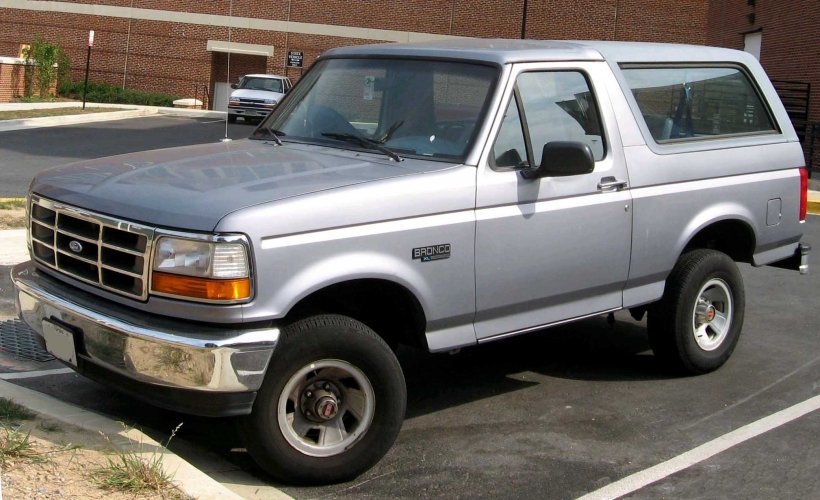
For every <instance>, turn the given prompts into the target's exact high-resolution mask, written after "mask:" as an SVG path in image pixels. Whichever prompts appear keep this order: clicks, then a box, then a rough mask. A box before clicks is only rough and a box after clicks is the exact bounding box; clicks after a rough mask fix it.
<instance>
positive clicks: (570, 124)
mask: <svg viewBox="0 0 820 500" xmlns="http://www.w3.org/2000/svg"><path fill="white" fill-rule="evenodd" d="M554 141H572V142H581V143H584V144H586V145H588V146H589V147H590V149H591V150H592V154H593V157H594V158H595V160H596V161H598V160H601V159H602V158H603V157H604V154H605V147H604V140H603V136H602V133H601V121H600V115H599V113H598V107H597V104H596V102H595V98H594V96H593V94H592V91H591V89H590V86H589V82H588V81H587V79H586V77H585V76H584V74H583V73H581V72H579V71H548V72H547V71H545V72H531V73H523V74H522V75H520V76H519V77H518V79H517V80H516V89H515V92H514V98H513V99H510V104H509V106H508V108H507V111H506V113H505V114H504V121H503V123H502V125H501V129H500V131H499V133H498V137H497V138H496V142H495V145H494V147H493V155H494V159H495V166H497V167H501V168H508V167H512V168H518V167H527V166H533V167H535V166H538V165H540V164H541V154H542V152H543V148H544V145H545V144H547V143H549V142H554Z"/></svg>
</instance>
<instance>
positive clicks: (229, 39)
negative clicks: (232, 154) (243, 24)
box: [214, 0, 233, 142]
mask: <svg viewBox="0 0 820 500" xmlns="http://www.w3.org/2000/svg"><path fill="white" fill-rule="evenodd" d="M228 19H229V22H230V24H228V45H229V47H228V64H227V66H228V67H227V70H228V77H227V78H226V80H227V83H228V85H229V87H228V93H229V94H230V92H231V91H230V83H231V52H230V51H231V48H230V44H231V41H232V40H231V28H232V27H233V0H231V2H230V3H229V4H228ZM214 95H216V91H214ZM231 140H232V139H231V138H230V137H228V114H227V113H225V137H223V138H222V139H220V140H219V141H220V142H231Z"/></svg>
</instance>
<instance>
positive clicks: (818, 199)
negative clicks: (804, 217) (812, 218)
mask: <svg viewBox="0 0 820 500" xmlns="http://www.w3.org/2000/svg"><path fill="white" fill-rule="evenodd" d="M806 208H807V211H808V212H809V213H810V214H814V215H820V191H809V200H808V205H807V207H806Z"/></svg>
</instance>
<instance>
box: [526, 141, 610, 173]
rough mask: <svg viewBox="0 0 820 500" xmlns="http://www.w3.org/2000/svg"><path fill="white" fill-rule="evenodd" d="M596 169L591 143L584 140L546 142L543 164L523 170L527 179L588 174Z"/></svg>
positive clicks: (542, 158) (542, 155)
mask: <svg viewBox="0 0 820 500" xmlns="http://www.w3.org/2000/svg"><path fill="white" fill-rule="evenodd" d="M594 169H595V158H594V157H593V156H592V150H591V149H590V148H589V145H587V144H584V143H583V142H572V141H553V142H548V143H546V144H544V149H543V151H542V154H541V165H539V166H538V167H537V168H530V169H526V170H521V177H523V178H525V179H539V178H541V177H566V176H568V175H582V174H588V173H590V172H592V171H593V170H594Z"/></svg>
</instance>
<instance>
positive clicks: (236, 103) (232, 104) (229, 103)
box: [228, 99, 240, 106]
mask: <svg viewBox="0 0 820 500" xmlns="http://www.w3.org/2000/svg"><path fill="white" fill-rule="evenodd" d="M239 105H240V102H239V100H233V99H231V100H230V101H228V106H239Z"/></svg>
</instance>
